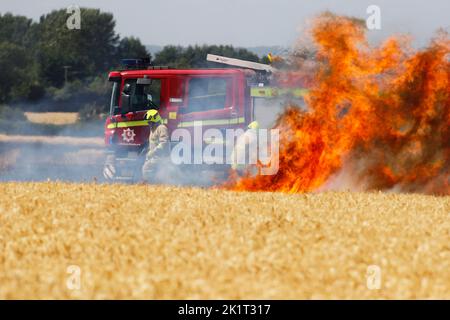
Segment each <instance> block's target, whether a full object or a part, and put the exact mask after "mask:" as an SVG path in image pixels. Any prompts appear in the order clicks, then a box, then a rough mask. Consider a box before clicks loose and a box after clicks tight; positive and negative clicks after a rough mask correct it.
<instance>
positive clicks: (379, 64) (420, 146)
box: [229, 13, 450, 195]
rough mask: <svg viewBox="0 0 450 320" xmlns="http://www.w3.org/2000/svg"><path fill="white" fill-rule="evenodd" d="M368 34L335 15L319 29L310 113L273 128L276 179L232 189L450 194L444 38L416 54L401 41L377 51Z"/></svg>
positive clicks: (248, 180)
mask: <svg viewBox="0 0 450 320" xmlns="http://www.w3.org/2000/svg"><path fill="white" fill-rule="evenodd" d="M364 30H365V28H364V25H361V23H359V22H358V21H356V20H354V19H350V18H347V17H341V16H335V15H332V14H329V13H327V14H323V15H321V16H319V17H318V18H317V19H316V20H315V22H314V24H313V28H312V29H311V34H312V37H313V39H314V42H315V44H316V46H317V54H316V57H315V61H316V65H317V68H315V69H314V74H313V77H312V78H313V84H312V88H311V91H310V93H309V94H308V96H307V97H306V106H307V110H306V111H305V110H303V109H300V108H297V107H294V106H291V107H288V108H287V109H286V111H285V112H284V114H282V115H281V116H280V117H279V119H278V120H277V122H276V125H275V128H278V129H279V130H280V154H279V171H278V173H277V174H275V175H271V176H270V175H266V176H264V175H259V176H250V175H247V176H245V177H240V178H233V181H232V182H231V183H230V184H229V186H230V187H231V188H232V189H234V190H250V191H282V192H308V191H314V190H329V189H352V190H399V191H404V192H424V193H433V194H446V195H448V194H450V188H449V166H450V132H449V127H450V61H449V56H450V54H449V53H450V40H449V37H448V34H447V33H445V32H443V31H442V32H440V33H438V34H437V36H436V37H435V38H434V39H433V40H432V42H431V43H430V45H429V46H428V47H427V48H425V49H423V50H419V51H415V50H413V49H411V48H410V46H409V45H408V41H407V39H406V38H404V37H395V38H390V39H388V40H387V41H386V42H385V43H384V44H382V45H381V46H379V47H376V48H373V47H371V46H369V45H368V43H367V41H366V38H365V33H364ZM291 72H298V71H291Z"/></svg>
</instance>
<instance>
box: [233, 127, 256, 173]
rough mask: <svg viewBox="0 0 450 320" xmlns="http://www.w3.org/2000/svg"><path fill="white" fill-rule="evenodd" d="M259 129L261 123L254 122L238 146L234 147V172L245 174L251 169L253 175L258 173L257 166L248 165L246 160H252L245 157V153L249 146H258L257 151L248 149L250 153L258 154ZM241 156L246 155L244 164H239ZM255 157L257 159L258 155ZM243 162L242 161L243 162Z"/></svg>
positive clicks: (237, 143) (238, 141) (240, 139)
mask: <svg viewBox="0 0 450 320" xmlns="http://www.w3.org/2000/svg"><path fill="white" fill-rule="evenodd" d="M258 129H259V123H258V121H253V122H251V123H250V124H249V125H248V126H247V131H245V132H244V133H243V134H242V135H241V136H240V137H239V138H238V139H237V141H236V145H235V146H234V149H233V152H232V153H231V168H232V169H233V170H236V171H237V172H238V173H240V174H243V173H244V172H245V170H246V169H249V170H250V172H251V173H253V174H255V173H256V167H255V164H250V166H249V164H246V163H245V160H246V159H245V158H248V159H250V155H249V157H245V153H246V150H247V146H250V145H253V144H255V145H256V150H255V149H252V148H250V147H249V148H248V150H249V152H252V151H253V152H255V151H256V152H258V151H257V146H258V144H257V143H258ZM239 154H240V155H244V157H243V158H241V160H244V163H239V162H240V161H239V159H238V157H239ZM253 156H254V157H255V156H256V157H257V154H254V155H253ZM241 162H242V161H241Z"/></svg>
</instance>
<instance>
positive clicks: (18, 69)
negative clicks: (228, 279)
mask: <svg viewBox="0 0 450 320" xmlns="http://www.w3.org/2000/svg"><path fill="white" fill-rule="evenodd" d="M0 74H1V77H0V103H4V102H7V101H9V100H11V99H13V98H27V97H28V96H29V95H30V92H31V91H32V89H33V86H34V85H36V82H37V72H36V69H35V66H34V64H33V59H32V57H30V56H29V55H28V52H27V49H25V48H24V47H22V46H19V45H17V44H14V43H9V42H6V41H4V42H0Z"/></svg>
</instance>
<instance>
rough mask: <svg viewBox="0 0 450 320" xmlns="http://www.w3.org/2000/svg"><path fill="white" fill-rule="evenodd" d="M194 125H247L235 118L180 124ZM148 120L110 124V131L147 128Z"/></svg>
mask: <svg viewBox="0 0 450 320" xmlns="http://www.w3.org/2000/svg"><path fill="white" fill-rule="evenodd" d="M162 123H164V124H166V123H167V119H162ZM194 123H198V124H201V125H203V126H215V125H228V124H240V123H245V118H244V117H240V118H234V119H212V120H196V121H183V122H180V123H179V124H178V127H179V128H186V127H193V126H194ZM147 125H148V120H138V121H122V122H113V123H110V124H108V126H107V128H108V129H114V128H127V127H141V126H147Z"/></svg>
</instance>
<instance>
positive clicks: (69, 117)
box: [25, 112, 78, 125]
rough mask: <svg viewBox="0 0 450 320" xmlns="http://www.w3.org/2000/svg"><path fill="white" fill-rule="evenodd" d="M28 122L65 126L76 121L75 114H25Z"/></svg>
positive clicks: (76, 114)
mask: <svg viewBox="0 0 450 320" xmlns="http://www.w3.org/2000/svg"><path fill="white" fill-rule="evenodd" d="M25 116H26V117H27V119H28V121H30V122H34V123H45V124H57V125H65V124H71V123H75V122H77V120H78V113H77V112H25Z"/></svg>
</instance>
